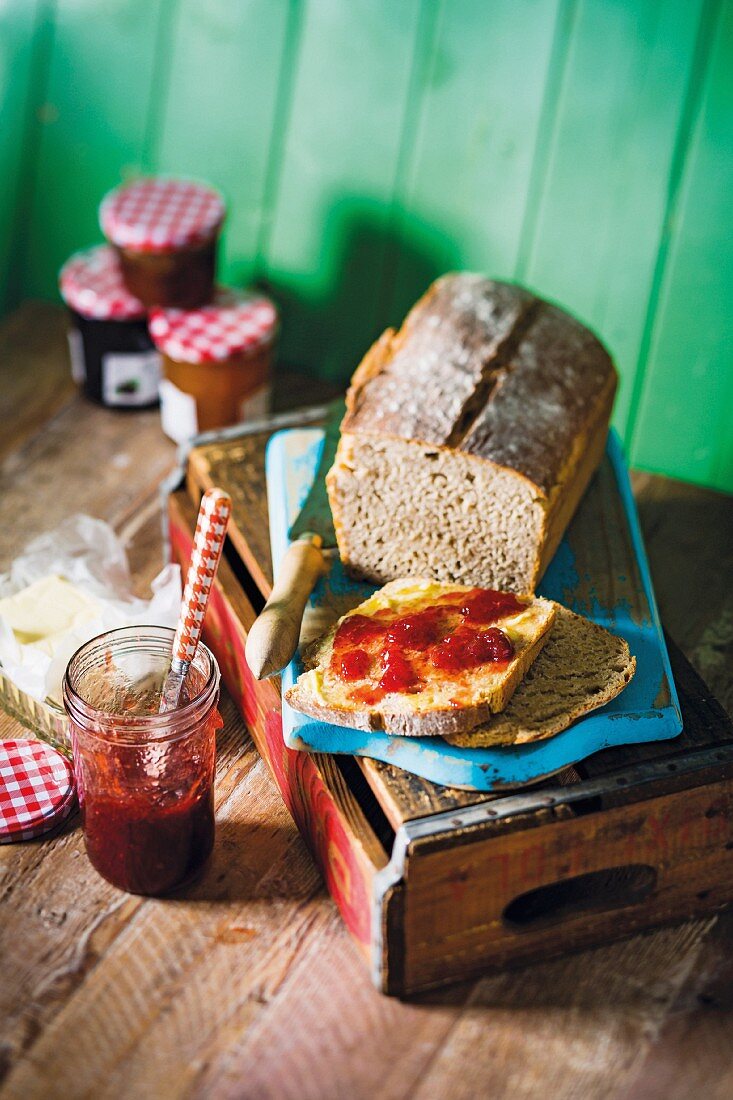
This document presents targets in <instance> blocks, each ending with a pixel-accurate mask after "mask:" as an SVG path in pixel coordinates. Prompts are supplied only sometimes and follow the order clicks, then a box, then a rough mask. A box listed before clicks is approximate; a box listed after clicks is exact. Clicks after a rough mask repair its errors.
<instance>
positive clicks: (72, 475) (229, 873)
mask: <svg viewBox="0 0 733 1100" xmlns="http://www.w3.org/2000/svg"><path fill="white" fill-rule="evenodd" d="M307 389H308V387H306V390H305V391H303V390H301V392H307ZM294 392H295V391H294V389H293V387H292V386H291V385H289V386H288V393H289V394H290V395H291V396H292V394H293V393H294ZM0 410H1V411H0V423H1V424H2V427H3V430H2V432H1V433H0V457H1V458H2V461H3V469H2V495H1V497H0V507H1V508H2V523H0V569H4V568H6V567H7V565H8V563H9V562H10V560H11V559H12V558H13V556H14V555H16V554H17V553H18V551H19V550H20V549H21V546H22V544H23V541H24V540H25V539H27V538H29V537H30V536H33V535H36V534H38V533H39V532H41V531H44V530H48V529H50V528H53V527H54V526H55V525H56V524H58V523H59V522H60V521H61V520H62V519H64V517H65V516H67V515H68V514H69V513H71V512H73V511H84V512H88V513H90V514H92V515H95V516H99V517H101V518H103V519H105V520H107V521H108V522H110V523H111V524H112V525H113V526H114V527H115V529H116V530H117V531H118V533H119V534H120V535H121V536H122V538H123V539H124V540H125V542H126V543H127V546H128V551H129V555H130V561H131V565H132V568H133V570H134V574H135V580H136V585H137V589H138V591H139V593H140V594H145V591H146V585H147V584H148V583H149V581H150V580H151V578H152V577H153V576H154V575H155V574H156V572H157V571H158V569H159V568H160V566H161V564H162V561H161V540H160V515H159V505H158V497H157V487H158V483H159V482H160V480H161V478H162V477H163V476H164V475H165V474H166V472H167V471H168V470H169V469H170V468H171V467H172V465H173V460H174V447H173V445H172V444H171V443H169V442H168V441H167V440H166V439H165V438H164V436H163V435H162V434H161V431H160V427H159V421H158V414H157V413H156V412H142V413H135V414H124V413H117V414H115V413H111V412H107V411H105V410H102V409H99V408H96V407H94V406H92V405H90V404H89V403H87V402H86V401H84V400H83V399H81V398H80V397H79V396H78V395H77V394H76V392H75V389H74V387H73V386H72V384H71V382H70V380H69V377H68V367H67V361H66V352H65V344H64V336H63V322H62V317H61V314H60V312H59V311H57V310H55V309H54V308H53V307H50V306H44V305H38V304H32V303H29V304H27V305H25V306H23V307H22V308H21V309H20V310H19V311H18V312H17V313H16V314H14V315H13V316H12V317H10V318H8V319H7V320H6V321H4V322H3V323H2V326H0ZM634 486H635V491H636V494H637V499H638V502H639V508H640V512H641V519H642V524H643V527H644V532H645V535H646V539H647V546H648V550H649V555H650V558H651V565H652V573H653V576H654V579H655V583H656V588H657V594H658V599H659V603H660V608H661V612H662V617H663V619H664V621H665V623H666V625H667V628H668V630H669V631H670V632H671V634H672V635H673V636H674V637H675V639H676V640H677V642H678V643H679V644H680V645H681V646H682V648H683V649H684V651H685V652H686V654H687V655H688V657H689V658H690V659H691V660H692V662H693V663H694V664H695V665H696V667H697V668H698V670H699V671H700V672H701V673H702V675H703V676H704V677H705V678H706V680H707V682H708V684H709V686H710V687H711V689H712V690H713V691H714V692H715V693H716V694H717V695H718V698H719V699H720V700H721V702H723V704H724V705H725V706H727V708H728V710H729V711H730V710H731V709H733V668H732V665H733V661H732V659H731V658H732V656H733V595H732V593H733V586H732V585H731V580H732V579H733V539H732V538H731V536H732V534H733V499H731V498H727V497H723V496H720V495H717V494H714V493H711V492H706V491H703V490H700V489H695V488H692V487H690V486H686V485H682V484H679V483H676V482H672V481H669V480H666V479H663V478H659V477H652V476H650V475H643V474H639V475H635V477H634ZM21 509H22V512H23V516H24V523H23V528H22V531H21V529H20V525H19V522H18V519H17V517H18V516H19V514H20V512H21ZM223 711H224V716H225V727H224V730H223V733H222V737H221V743H220V748H219V755H218V788H217V822H218V833H217V842H216V849H215V854H214V858H213V860H212V863H211V865H210V867H209V869H208V871H207V873H206V875H205V877H204V879H203V880H202V881H201V882H200V883H199V884H198V885H197V886H196V887H195V888H194V889H192V890H191V891H190V892H189V893H188V895H187V896H186V897H185V898H184V899H177V900H165V901H156V900H150V899H143V898H139V897H132V896H129V895H126V894H123V893H121V892H120V891H119V890H116V889H114V887H112V886H110V885H108V884H107V883H106V882H104V881H103V880H102V879H101V878H99V876H98V875H96V873H95V872H94V871H93V870H92V868H91V867H90V865H89V864H88V862H87V860H86V857H85V854H84V846H83V842H82V838H81V833H80V830H79V828H78V825H77V824H76V823H74V822H72V823H70V824H69V825H68V827H67V828H66V829H65V830H64V831H63V832H62V833H61V834H60V835H58V836H56V837H54V838H52V839H47V840H43V841H38V842H34V843H26V844H17V845H6V846H3V847H2V848H0V898H2V905H3V909H2V915H1V916H0V942H1V947H0V1014H1V1017H2V1029H1V1031H0V1036H1V1038H0V1078H2V1079H3V1081H4V1085H3V1087H2V1090H0V1091H1V1094H2V1096H3V1097H17V1098H23V1100H28V1098H32V1097H44V1098H47V1097H57V1096H58V1097H64V1098H67V1100H68V1098H70V1097H82V1096H93V1097H94V1098H95V1100H98V1098H102V1097H134V1098H139V1097H151V1098H155V1100H159V1098H167V1097H179V1096H186V1097H189V1096H191V1097H202V1098H203V1097H205V1098H207V1100H208V1098H210V1097H213V1098H220V1097H222V1098H223V1097H232V1098H245V1097H246V1098H249V1097H252V1098H255V1097H256V1098H262V1097H272V1098H277V1100H279V1098H284V1097H288V1098H293V1100H296V1098H297V1100H301V1098H310V1097H313V1098H314V1100H315V1098H317V1100H329V1098H332V1097H333V1098H342V1097H345V1098H348V1100H362V1098H367V1097H369V1098H371V1097H378V1098H387V1097H389V1098H394V1100H398V1098H403V1097H418V1098H421V1100H427V1098H432V1097H440V1098H441V1100H452V1098H454V1097H456V1098H459V1097H461V1098H462V1097H487V1098H492V1100H500V1098H502V1097H511V1098H512V1100H521V1098H524V1097H532V1098H534V1097H545V1096H552V1097H553V1098H554V1100H558V1098H564V1097H568V1098H570V1097H573V1098H578V1100H581V1098H582V1100H595V1098H601V1097H603V1098H606V1097H614V1098H616V1097H624V1098H628V1100H632V1098H633V1100H656V1098H659V1100H662V1098H663V1100H677V1098H680V1100H681V1098H685V1100H686V1098H689V1097H697V1096H703V1095H704V1097H705V1100H712V1098H723V1097H725V1098H729V1097H731V1096H733V1039H732V1036H733V911H731V912H730V913H728V914H723V915H722V916H719V917H717V918H712V919H705V920H695V921H691V922H688V923H687V924H683V925H679V926H677V927H674V928H668V929H663V930H660V931H657V932H654V933H651V934H646V935H643V936H638V937H636V938H634V939H631V940H627V941H626V942H623V943H617V944H614V945H612V946H609V947H604V948H598V949H596V950H593V951H587V952H585V953H584V954H580V955H575V956H573V957H568V958H565V959H561V960H557V961H554V962H551V963H547V964H544V965H541V966H534V967H532V968H531V969H525V970H519V971H515V972H512V973H505V974H500V975H495V976H490V977H486V978H484V979H482V980H480V981H476V982H472V983H469V984H465V985H461V986H457V987H453V988H451V989H449V990H447V991H443V992H440V993H434V994H432V995H428V996H423V997H420V998H419V999H416V1000H415V1001H413V1002H411V1003H409V1004H403V1003H399V1002H397V1001H395V1000H390V999H387V998H384V997H382V996H380V995H379V994H378V993H377V992H376V991H375V990H374V989H373V988H372V986H371V985H370V982H369V978H368V974H367V970H366V967H365V965H364V962H363V960H362V959H361V958H360V957H359V955H358V954H357V951H356V949H355V947H354V946H353V945H352V943H351V940H350V938H349V935H348V933H347V932H346V931H345V929H344V927H343V925H342V923H341V920H340V918H339V915H338V912H337V911H336V908H335V906H334V905H333V903H332V902H331V900H330V898H329V897H328V895H327V894H326V892H325V890H324V887H323V885H322V883H321V880H320V878H319V875H318V873H317V872H316V870H315V868H314V866H313V864H312V862H311V859H310V857H309V855H308V854H307V852H306V849H305V847H304V845H303V843H302V841H301V839H300V836H299V834H298V832H297V830H296V828H295V826H294V824H293V822H292V821H291V819H290V817H289V816H288V814H287V812H286V810H285V808H284V806H283V804H282V802H281V800H280V797H279V795H278V792H277V790H276V788H275V786H274V784H273V782H272V781H271V779H270V777H269V774H268V773H267V771H266V769H265V767H264V765H263V763H262V762H261V760H260V759H259V758H258V756H257V754H256V752H255V751H254V749H253V747H252V743H251V741H250V739H249V737H248V735H247V732H246V729H245V727H244V725H243V723H242V722H241V720H240V719H239V717H238V716H237V714H236V713H235V711H234V708H233V707H232V705H231V703H230V702H229V701H228V700H225V701H224V704H223ZM21 732H22V731H21V730H20V728H19V727H18V726H17V725H16V723H14V722H13V720H12V719H10V718H7V717H5V716H3V715H1V714H0V734H2V736H5V737H9V736H17V735H18V734H20V733H21Z"/></svg>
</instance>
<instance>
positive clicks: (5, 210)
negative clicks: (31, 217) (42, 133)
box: [0, 0, 49, 313]
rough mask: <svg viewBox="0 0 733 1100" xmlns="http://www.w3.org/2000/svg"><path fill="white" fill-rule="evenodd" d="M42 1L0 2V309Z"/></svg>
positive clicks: (6, 292)
mask: <svg viewBox="0 0 733 1100" xmlns="http://www.w3.org/2000/svg"><path fill="white" fill-rule="evenodd" d="M48 15H49V13H48V12H47V4H46V3H45V2H44V0H6V2H5V3H0V313H2V312H3V311H4V310H5V309H6V308H7V307H8V306H9V305H10V304H11V303H10V293H11V265H12V261H13V255H12V254H13V245H14V239H15V236H16V233H17V229H18V223H17V219H18V218H19V215H20V211H21V208H22V191H23V187H24V183H25V182H26V181H25V176H26V173H27V172H28V171H30V170H31V169H32V158H31V152H32V150H31V148H30V144H31V142H30V133H29V131H30V129H31V126H30V122H31V117H30V111H31V108H32V106H33V92H34V84H35V83H36V81H37V80H38V79H39V78H42V76H43V74H42V73H39V72H38V71H37V62H38V50H39V47H40V39H41V36H42V34H43V22H44V21H45V20H46V17H47V16H48Z"/></svg>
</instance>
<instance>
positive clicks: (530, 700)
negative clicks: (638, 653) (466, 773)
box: [446, 606, 636, 748]
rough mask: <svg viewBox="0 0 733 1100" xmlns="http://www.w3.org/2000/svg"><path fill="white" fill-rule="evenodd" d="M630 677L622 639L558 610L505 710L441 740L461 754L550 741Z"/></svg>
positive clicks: (621, 687)
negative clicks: (546, 636) (543, 641)
mask: <svg viewBox="0 0 733 1100" xmlns="http://www.w3.org/2000/svg"><path fill="white" fill-rule="evenodd" d="M635 671H636V660H635V658H634V657H632V656H631V654H630V652H629V647H628V645H627V644H626V642H625V641H624V639H623V638H619V637H618V636H617V635H615V634H611V633H610V631H608V630H604V628H603V627H602V626H598V624H597V623H593V622H591V621H590V620H589V619H585V618H583V616H582V615H575V614H574V613H573V612H572V611H568V610H567V608H565V607H560V606H558V609H557V616H556V618H555V622H554V624H553V627H552V630H551V632H550V634H549V637H548V639H547V644H546V645H545V647H544V649H543V650H542V653H540V655H539V657H538V658H537V660H536V661H535V663H534V664H533V665H532V668H531V669H530V670H529V671H528V673H527V675H526V676H525V678H524V680H523V681H522V683H521V684H520V685H519V687H518V688H517V690H516V691H515V693H514V695H513V696H512V698H511V700H510V702H509V704H508V706H507V707H506V709H505V710H504V711H502V713H501V714H495V715H493V716H492V717H491V718H490V719H489V720H488V722H485V723H482V724H481V725H480V726H478V727H476V729H473V730H471V732H470V733H456V734H448V735H447V738H446V739H447V740H448V741H450V742H451V744H453V745H460V746H462V747H464V748H487V747H489V746H492V747H493V746H501V745H525V744H528V743H529V742H531V741H541V740H543V739H544V738H546V737H553V736H554V735H555V734H556V733H561V732H562V730H565V729H567V728H568V726H570V725H571V724H572V723H573V722H575V721H576V720H577V719H578V718H581V717H582V716H583V715H585V714H588V713H590V712H591V711H593V710H596V709H597V708H598V707H602V706H603V705H604V704H605V703H608V702H610V700H611V699H614V698H615V697H616V696H617V695H619V694H620V693H621V692H622V691H623V690H624V688H625V687H626V685H627V684H628V683H629V681H630V680H631V678H632V677H633V675H634V672H635Z"/></svg>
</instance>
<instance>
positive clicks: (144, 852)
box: [63, 626, 221, 895]
mask: <svg viewBox="0 0 733 1100" xmlns="http://www.w3.org/2000/svg"><path fill="white" fill-rule="evenodd" d="M173 637H174V631H173V630H170V629H168V628H166V627H155V626H143V627H125V628H122V629H119V630H112V631H109V632H108V633H107V634H101V635H100V636H99V637H98V638H94V639H92V641H90V642H87V643H86V644H85V645H83V646H82V647H81V648H80V649H78V650H77V651H76V653H75V654H74V656H73V657H72V658H71V660H70V662H69V664H68V667H67V670H66V675H65V677H64V686H63V696H64V706H65V707H66V711H67V713H68V715H69V719H70V726H71V742H72V749H73V756H74V771H75V774H76V783H77V791H78V795H79V805H80V807H81V813H82V826H83V830H84V840H85V843H86V849H87V854H88V856H89V859H90V861H91V863H92V864H93V866H94V867H95V868H96V870H97V871H99V873H100V874H101V875H102V876H103V877H104V878H106V879H107V880H108V881H109V882H111V883H113V885H115V886H118V887H120V889H122V890H127V891H128V892H130V893H133V894H149V895H159V894H165V893H167V892H168V891H170V890H173V889H176V888H178V887H179V886H182V885H184V884H185V883H186V882H188V881H189V880H191V879H192V878H193V877H194V876H195V875H196V874H197V873H198V871H199V870H200V869H201V868H202V867H203V865H204V863H205V862H206V860H207V858H208V856H209V855H210V853H211V850H212V847H213V843H214V798H213V782H214V762H215V742H216V731H217V729H218V728H219V727H220V726H221V718H220V717H219V713H218V711H217V703H218V699H219V669H218V666H217V664H216V661H215V659H214V657H213V655H212V654H211V653H210V652H209V650H208V649H207V648H206V646H204V645H203V644H199V647H198V649H197V651H196V656H195V657H194V660H193V663H192V665H191V669H190V671H189V673H188V676H187V677H186V681H185V683H184V686H183V691H182V696H181V705H180V706H179V707H178V708H177V709H176V710H174V711H170V712H168V713H164V714H159V713H158V709H159V704H160V696H161V689H162V686H163V682H164V680H165V677H166V673H167V671H168V669H169V667H170V659H171V651H172V647H173Z"/></svg>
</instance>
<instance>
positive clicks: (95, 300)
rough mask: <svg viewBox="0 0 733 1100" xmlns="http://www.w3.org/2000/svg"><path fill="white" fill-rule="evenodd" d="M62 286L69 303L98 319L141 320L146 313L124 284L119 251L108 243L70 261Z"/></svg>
mask: <svg viewBox="0 0 733 1100" xmlns="http://www.w3.org/2000/svg"><path fill="white" fill-rule="evenodd" d="M59 288H60V290H61V296H62V298H63V299H64V301H65V302H66V304H67V306H71V308H72V309H75V310H76V312H77V313H81V315H82V317H89V318H91V319H92V320H95V321H137V320H140V319H141V318H142V317H144V316H145V313H146V310H145V306H144V305H143V304H142V302H141V301H140V300H139V299H138V298H136V297H135V296H134V295H133V294H130V292H129V290H128V289H127V287H126V286H125V284H124V283H123V281H122V275H121V274H120V269H119V264H118V261H117V253H116V252H115V250H114V249H113V248H110V246H109V245H108V244H100V245H97V247H96V248H88V249H87V250H86V251H85V252H76V253H75V254H74V255H73V256H72V257H71V258H70V259H69V260H67V261H66V263H65V264H64V266H63V267H62V268H61V271H60V272H59Z"/></svg>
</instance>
